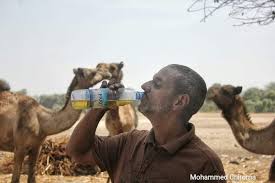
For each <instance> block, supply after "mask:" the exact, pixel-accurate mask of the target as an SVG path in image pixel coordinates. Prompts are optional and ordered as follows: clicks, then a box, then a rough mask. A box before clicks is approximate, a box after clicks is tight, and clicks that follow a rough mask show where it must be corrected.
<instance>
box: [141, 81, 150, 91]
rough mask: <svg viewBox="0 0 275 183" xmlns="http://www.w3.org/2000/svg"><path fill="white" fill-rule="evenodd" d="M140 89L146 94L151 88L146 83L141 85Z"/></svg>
mask: <svg viewBox="0 0 275 183" xmlns="http://www.w3.org/2000/svg"><path fill="white" fill-rule="evenodd" d="M141 88H142V89H143V90H144V91H145V92H146V93H149V92H150V91H151V87H150V85H149V82H146V83H143V84H142V85H141Z"/></svg>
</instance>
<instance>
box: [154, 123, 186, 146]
mask: <svg viewBox="0 0 275 183" xmlns="http://www.w3.org/2000/svg"><path fill="white" fill-rule="evenodd" d="M184 123H185V121H182V120H179V119H178V120H176V119H167V120H166V121H164V120H158V121H152V126H153V130H154V134H155V140H156V142H157V143H158V144H159V145H163V144H166V143H168V142H169V141H171V140H173V139H177V138H179V137H181V136H182V135H183V134H185V133H187V132H188V130H187V129H186V127H185V125H184Z"/></svg>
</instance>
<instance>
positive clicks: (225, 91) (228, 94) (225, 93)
mask: <svg viewBox="0 0 275 183" xmlns="http://www.w3.org/2000/svg"><path fill="white" fill-rule="evenodd" d="M222 92H223V94H224V95H226V96H231V95H230V93H229V92H228V91H227V90H225V89H223V90H222Z"/></svg>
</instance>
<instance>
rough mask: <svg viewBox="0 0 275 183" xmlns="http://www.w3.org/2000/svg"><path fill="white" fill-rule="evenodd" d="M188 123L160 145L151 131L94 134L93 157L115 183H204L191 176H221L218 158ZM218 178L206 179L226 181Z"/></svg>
mask: <svg viewBox="0 0 275 183" xmlns="http://www.w3.org/2000/svg"><path fill="white" fill-rule="evenodd" d="M188 126H189V131H188V133H186V134H184V135H183V136H181V137H180V138H178V139H175V140H173V141H170V142H168V143H167V144H164V145H161V146H159V145H157V144H156V143H155V140H154V132H153V130H151V131H150V132H149V131H145V130H142V131H140V130H133V131H131V132H126V133H122V134H119V135H116V136H113V137H99V136H96V138H95V144H94V148H93V156H94V159H95V161H96V163H97V164H98V165H99V167H100V168H101V170H102V171H105V170H107V171H108V173H109V175H110V178H111V180H112V182H114V183H124V182H127V183H128V182H131V183H132V182H133V183H135V182H139V183H143V182H158V183H161V182H163V183H164V182H166V183H172V182H181V183H188V182H204V181H201V180H203V179H200V181H199V180H198V179H194V176H215V175H216V177H217V175H218V177H222V176H224V175H225V173H224V170H223V165H222V163H221V160H220V159H219V157H218V156H217V155H216V154H215V152H214V151H213V150H211V149H210V148H209V147H208V146H207V145H206V144H205V143H203V142H202V141H201V140H200V139H199V138H198V137H197V136H196V135H195V127H194V126H193V125H192V124H191V123H189V125H188ZM191 176H192V177H191ZM218 179H219V178H216V179H214V180H215V181H214V180H213V179H212V180H208V181H205V182H209V183H211V182H222V183H223V182H226V181H224V180H218ZM221 179H222V178H221Z"/></svg>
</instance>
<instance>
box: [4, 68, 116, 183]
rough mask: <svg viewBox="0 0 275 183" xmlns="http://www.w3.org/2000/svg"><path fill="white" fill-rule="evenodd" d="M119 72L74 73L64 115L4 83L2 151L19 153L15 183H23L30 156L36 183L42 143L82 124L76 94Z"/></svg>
mask: <svg viewBox="0 0 275 183" xmlns="http://www.w3.org/2000/svg"><path fill="white" fill-rule="evenodd" d="M106 65H108V64H106ZM113 65H116V64H113ZM117 65H119V64H117ZM117 71H118V69H114V70H112V72H109V71H107V70H106V71H104V72H102V71H98V70H97V69H86V68H78V69H74V73H75V76H74V78H73V80H72V82H71V84H70V86H69V88H68V90H67V94H66V102H65V105H64V107H63V108H62V109H61V110H60V111H52V110H50V109H47V108H45V107H43V106H41V105H40V104H38V102H37V101H36V100H34V99H33V98H31V97H28V96H25V95H21V94H17V93H13V92H10V91H9V85H8V84H7V83H6V82H4V81H1V82H0V150H2V151H9V152H14V153H15V155H14V170H13V175H12V183H17V182H19V180H20V171H21V167H22V162H23V160H24V157H25V156H27V155H28V156H29V162H28V164H29V172H28V183H34V182H35V165H36V161H37V157H38V155H39V150H40V147H41V144H42V142H43V141H44V140H45V138H46V137H47V136H48V135H53V134H57V133H60V132H62V131H64V130H66V129H69V128H70V127H71V126H72V125H73V124H74V123H75V122H76V121H77V120H78V118H79V116H80V113H81V111H80V110H74V109H73V108H72V106H71V102H70V94H71V92H72V90H75V89H83V88H89V87H91V86H93V85H95V84H97V83H98V82H100V81H102V80H103V79H110V78H111V76H112V74H114V75H117V73H116V72H117ZM119 72H120V70H119Z"/></svg>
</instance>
